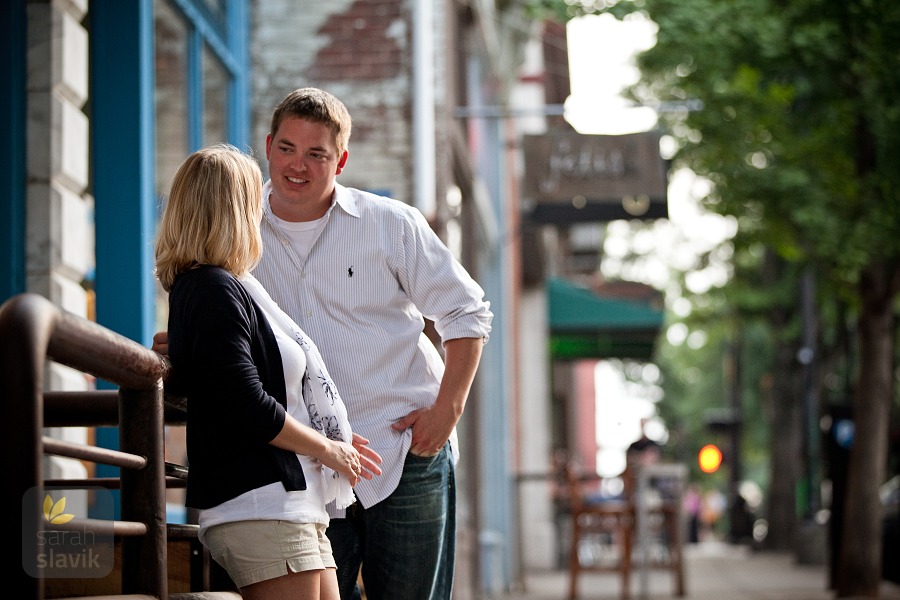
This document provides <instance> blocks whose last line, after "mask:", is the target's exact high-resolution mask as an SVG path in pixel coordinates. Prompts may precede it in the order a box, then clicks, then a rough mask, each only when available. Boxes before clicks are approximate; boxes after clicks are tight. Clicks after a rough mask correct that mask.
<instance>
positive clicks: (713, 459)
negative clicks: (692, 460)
mask: <svg viewBox="0 0 900 600" xmlns="http://www.w3.org/2000/svg"><path fill="white" fill-rule="evenodd" d="M697 462H698V463H700V470H701V471H703V472H704V473H715V472H716V471H718V470H719V467H720V466H721V465H722V451H721V450H719V447H718V446H716V445H715V444H707V445H705V446H703V447H702V448H700V452H699V453H698V454H697Z"/></svg>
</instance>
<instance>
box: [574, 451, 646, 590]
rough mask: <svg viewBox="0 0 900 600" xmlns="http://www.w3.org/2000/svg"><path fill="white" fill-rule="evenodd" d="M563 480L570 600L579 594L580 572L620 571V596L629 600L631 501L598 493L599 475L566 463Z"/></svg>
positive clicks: (632, 508)
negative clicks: (577, 470)
mask: <svg viewBox="0 0 900 600" xmlns="http://www.w3.org/2000/svg"><path fill="white" fill-rule="evenodd" d="M565 479H566V482H567V495H568V501H569V516H570V522H571V540H570V548H569V596H568V597H569V599H570V600H575V599H576V598H577V597H578V578H579V576H580V574H581V573H582V572H585V571H595V572H596V571H606V572H614V573H618V574H619V577H620V579H621V597H622V599H623V600H628V598H630V597H631V589H630V584H631V552H632V545H633V539H634V515H635V513H634V506H633V504H632V503H631V502H630V501H629V500H628V499H626V498H604V497H602V496H598V495H597V491H598V490H599V489H600V483H601V482H602V478H600V477H598V476H597V475H596V474H593V475H586V476H585V475H581V474H577V473H575V472H573V470H572V469H571V466H570V465H566V466H565ZM592 542H594V543H592ZM598 542H599V543H598ZM591 550H593V551H591Z"/></svg>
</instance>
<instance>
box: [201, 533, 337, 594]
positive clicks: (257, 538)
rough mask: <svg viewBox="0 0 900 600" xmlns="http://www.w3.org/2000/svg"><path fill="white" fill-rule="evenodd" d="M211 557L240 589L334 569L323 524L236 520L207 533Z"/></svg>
mask: <svg viewBox="0 0 900 600" xmlns="http://www.w3.org/2000/svg"><path fill="white" fill-rule="evenodd" d="M205 541H206V546H207V548H208V549H209V554H210V556H212V557H213V559H214V560H215V561H216V562H217V563H219V564H220V565H222V567H223V568H224V569H225V570H226V571H228V575H229V576H230V577H231V579H232V581H234V583H235V585H237V586H238V587H239V588H242V587H246V586H248V585H251V584H253V583H259V582H260V581H265V580H267V579H274V578H276V577H281V576H283V575H287V574H288V573H299V572H300V571H311V570H321V569H328V568H336V566H335V562H334V556H333V555H332V553H331V542H329V541H328V538H327V537H326V536H325V525H321V524H318V523H291V522H289V521H237V522H234V523H223V524H222V525H215V526H213V527H210V528H209V529H207V530H206V533H205Z"/></svg>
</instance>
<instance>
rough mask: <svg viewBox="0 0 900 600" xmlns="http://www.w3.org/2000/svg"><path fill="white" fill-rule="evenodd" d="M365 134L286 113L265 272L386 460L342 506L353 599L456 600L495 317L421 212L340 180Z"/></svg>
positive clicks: (344, 588) (322, 103)
mask: <svg viewBox="0 0 900 600" xmlns="http://www.w3.org/2000/svg"><path fill="white" fill-rule="evenodd" d="M350 130H351V119H350V115H349V113H348V112H347V109H346V107H345V106H344V105H343V103H341V102H340V100H338V99H337V98H335V97H334V96H332V95H331V94H328V93H327V92H324V91H322V90H319V89H316V88H302V89H298V90H295V91H294V92H292V93H290V94H289V95H288V96H287V97H286V98H285V99H284V100H282V102H281V103H280V104H279V105H278V107H276V109H275V112H274V113H273V116H272V125H271V128H270V131H269V134H268V136H267V138H266V158H267V159H268V161H269V175H270V180H269V181H268V182H267V183H266V184H265V185H264V186H263V196H264V197H265V199H266V203H265V204H266V205H265V210H264V216H263V221H262V235H263V246H264V252H263V258H262V261H261V262H260V264H259V266H258V267H257V268H256V269H255V270H254V272H253V274H254V276H255V277H256V278H257V279H258V280H259V281H260V282H261V283H262V284H263V286H264V287H265V288H266V289H267V290H268V291H269V293H270V294H271V296H272V297H273V298H274V299H275V301H276V302H277V303H278V304H279V305H280V306H281V308H282V309H283V310H284V311H285V312H286V313H287V314H288V315H290V316H291V317H292V318H293V319H294V320H295V321H296V322H297V323H298V324H299V325H300V327H301V328H302V329H303V330H304V331H306V332H307V333H308V334H309V336H310V338H311V339H312V340H313V341H314V342H315V343H316V344H317V345H318V347H319V350H320V352H321V353H322V356H323V358H324V360H325V363H326V365H327V367H328V369H329V371H330V372H331V375H332V377H333V379H334V381H335V384H336V385H337V387H338V390H339V392H340V394H341V396H342V398H343V399H344V402H345V404H346V405H347V411H348V413H349V416H350V424H351V426H352V428H353V431H354V432H358V433H359V434H361V435H362V436H364V437H366V438H368V439H369V445H370V447H371V448H372V449H373V450H375V451H376V452H378V453H379V454H380V455H381V457H382V460H383V462H382V464H381V469H382V475H381V476H380V477H377V478H374V479H372V480H368V479H367V480H364V481H361V482H360V483H359V484H358V485H357V487H356V488H355V491H356V495H357V498H358V499H359V501H358V502H357V503H356V504H355V505H353V506H351V507H350V508H349V509H347V510H346V512H345V511H337V510H333V509H332V508H333V507H329V513H330V514H331V516H332V519H331V523H330V525H329V527H328V532H327V533H328V537H329V538H330V540H331V543H332V547H333V550H334V556H335V560H336V562H337V565H338V580H339V585H340V589H341V598H342V599H344V600H349V599H350V598H352V597H353V593H354V588H355V587H356V580H357V576H358V574H359V570H360V566H361V567H362V580H363V584H364V586H365V591H366V595H367V597H368V598H369V599H370V600H381V599H390V600H404V599H409V600H428V599H435V600H450V598H451V591H452V585H453V567H454V555H455V535H456V518H455V512H456V498H455V481H454V467H455V464H456V461H457V460H458V457H459V449H458V447H457V446H458V444H457V441H456V435H455V434H456V424H457V422H458V421H459V419H460V417H461V416H462V412H463V409H464V407H465V403H466V399H467V397H468V394H469V390H470V388H471V385H472V381H473V379H474V377H475V371H476V369H477V367H478V363H479V361H480V359H481V351H482V346H483V344H484V343H485V342H486V341H487V339H488V335H489V333H490V330H491V319H492V317H493V314H492V313H491V312H490V309H489V303H488V302H486V301H484V299H483V296H484V292H483V290H482V289H481V287H479V286H478V284H477V283H476V282H475V281H474V280H473V279H472V278H471V277H470V276H469V274H468V273H467V272H466V271H465V269H463V267H462V266H461V265H460V264H459V262H458V261H456V260H455V259H454V257H453V256H452V254H451V253H450V251H449V250H448V249H447V248H446V246H445V245H444V244H443V243H442V242H441V241H440V239H439V238H438V237H437V236H436V235H435V234H434V232H433V231H432V230H431V228H430V227H429V226H428V223H427V222H426V220H425V218H424V217H423V216H422V214H421V213H420V212H419V211H417V210H416V209H414V208H412V207H410V206H408V205H406V204H404V203H402V202H399V201H396V200H392V199H388V198H384V197H380V196H376V195H374V194H370V193H367V192H363V191H360V190H356V189H351V188H346V187H343V186H342V185H340V184H338V183H337V182H336V178H337V176H338V175H339V174H340V173H341V171H342V170H343V169H344V167H345V165H346V164H347V159H348V156H349V153H348V142H349V138H350ZM424 318H428V319H430V320H432V321H433V322H434V326H435V330H436V331H437V333H438V334H439V335H440V337H441V341H442V345H443V350H444V358H443V360H442V359H441V356H440V354H439V353H438V351H437V350H436V349H435V347H434V345H433V344H432V343H431V342H430V341H429V339H428V338H427V337H426V336H425V334H424V333H423V326H424ZM154 347H156V346H154Z"/></svg>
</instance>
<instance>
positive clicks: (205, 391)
mask: <svg viewBox="0 0 900 600" xmlns="http://www.w3.org/2000/svg"><path fill="white" fill-rule="evenodd" d="M168 330H169V358H170V359H171V361H172V366H173V378H172V379H171V381H170V383H169V385H167V389H169V390H170V391H173V392H175V393H177V394H180V395H184V396H186V397H187V401H188V414H187V453H188V483H187V499H186V502H185V504H186V505H187V506H189V507H192V508H201V509H202V508H211V507H213V506H216V505H218V504H221V503H222V502H224V501H226V500H230V499H232V498H234V497H236V496H238V495H240V494H243V493H244V492H247V491H249V490H253V489H256V488H258V487H262V486H264V485H267V484H270V483H274V482H276V481H281V482H282V483H283V484H284V487H285V489H286V490H288V491H294V490H304V489H306V479H305V478H304V476H303V468H302V467H301V466H300V461H299V460H298V459H297V456H296V454H294V453H293V452H290V451H287V450H282V449H279V448H276V447H275V446H272V445H271V444H269V441H270V440H272V438H274V437H275V436H276V435H278V433H279V432H280V431H281V429H282V427H283V426H284V420H285V407H286V406H287V394H286V392H285V384H284V368H283V366H282V362H281V354H280V352H279V351H278V343H277V342H276V340H275V334H274V333H273V331H272V328H271V327H270V326H269V322H268V320H267V319H266V316H265V314H264V313H263V312H262V310H261V309H260V308H259V306H257V304H256V303H255V302H254V301H253V299H252V298H251V297H250V295H249V294H248V293H247V291H246V290H245V289H244V287H243V286H242V285H241V283H240V282H239V281H238V280H237V279H235V278H234V277H233V276H232V275H231V274H230V273H228V272H227V271H225V270H224V269H221V268H219V267H212V266H208V265H204V266H200V267H198V268H196V269H192V270H190V271H188V272H186V273H183V274H182V275H179V276H178V277H177V278H176V280H175V283H174V285H173V287H172V290H171V291H170V293H169V325H168Z"/></svg>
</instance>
